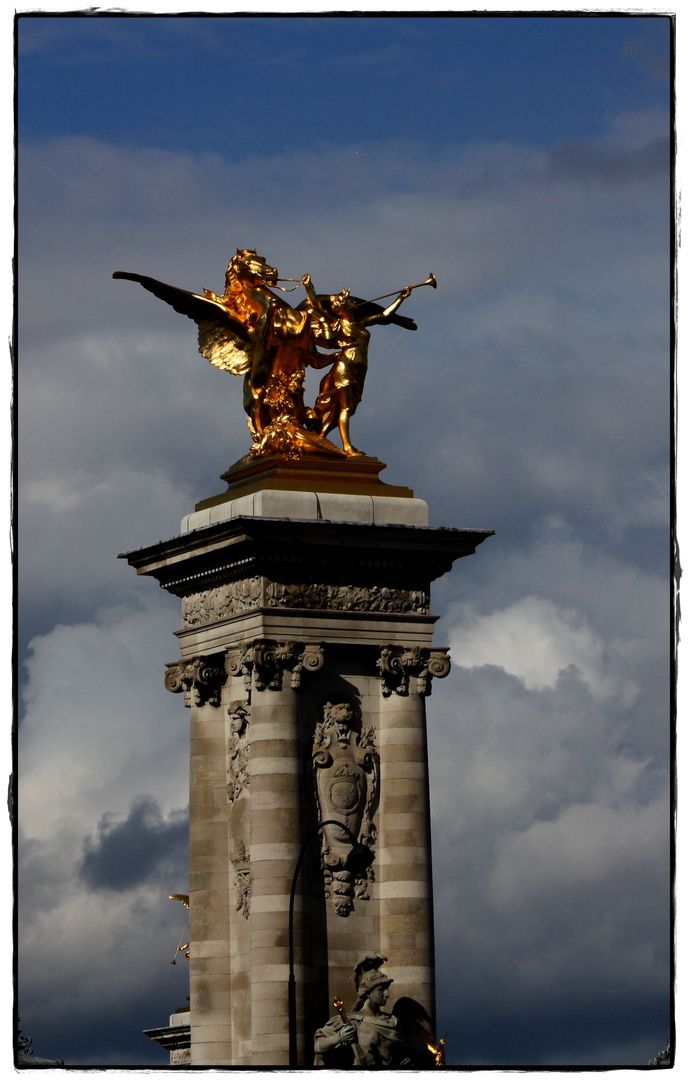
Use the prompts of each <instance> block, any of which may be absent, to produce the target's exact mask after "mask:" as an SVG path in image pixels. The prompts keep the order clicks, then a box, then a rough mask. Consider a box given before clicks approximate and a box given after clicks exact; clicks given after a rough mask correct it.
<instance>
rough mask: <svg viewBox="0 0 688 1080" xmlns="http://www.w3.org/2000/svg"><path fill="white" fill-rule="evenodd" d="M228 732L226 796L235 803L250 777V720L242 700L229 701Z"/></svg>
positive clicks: (247, 784)
mask: <svg viewBox="0 0 688 1080" xmlns="http://www.w3.org/2000/svg"><path fill="white" fill-rule="evenodd" d="M227 715H228V716H229V724H230V733H229V745H228V747H227V760H228V761H229V768H228V769H227V798H228V799H229V802H230V803H235V802H236V801H237V799H238V798H239V796H240V795H241V794H242V792H244V791H245V790H246V789H247V788H248V786H249V782H250V779H251V735H250V728H251V721H250V719H249V711H248V709H247V708H246V705H245V703H244V702H243V701H231V702H230V703H229V707H228V709H227Z"/></svg>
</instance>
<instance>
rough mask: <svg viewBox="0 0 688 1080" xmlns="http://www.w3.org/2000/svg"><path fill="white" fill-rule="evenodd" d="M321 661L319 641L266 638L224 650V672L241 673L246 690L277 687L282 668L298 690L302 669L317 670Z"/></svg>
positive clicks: (278, 687) (322, 661) (280, 684)
mask: <svg viewBox="0 0 688 1080" xmlns="http://www.w3.org/2000/svg"><path fill="white" fill-rule="evenodd" d="M323 663H324V656H323V651H322V646H321V645H315V644H306V645H304V644H302V643H301V642H297V641H266V640H264V639H260V640H257V641H253V642H250V643H246V644H245V645H242V646H241V647H240V648H238V649H233V650H232V651H231V652H228V653H227V656H226V659H225V670H226V672H227V674H228V675H235V676H236V675H243V677H244V686H245V688H246V690H247V692H250V690H251V687H252V686H253V688H254V689H255V690H258V691H260V690H266V689H269V690H281V689H282V680H283V677H284V674H285V672H288V673H289V678H290V685H291V687H292V689H293V690H298V688H299V687H300V685H301V676H302V673H303V672H304V671H318V670H319V669H320V668H321V667H322V666H323Z"/></svg>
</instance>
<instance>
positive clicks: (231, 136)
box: [15, 13, 672, 1070]
mask: <svg viewBox="0 0 688 1080" xmlns="http://www.w3.org/2000/svg"><path fill="white" fill-rule="evenodd" d="M17 49H18V54H17V55H18V61H17V166H18V171H17V183H18V201H17V245H18V262H17V272H16V290H17V336H16V343H15V347H16V357H17V359H16V385H15V393H16V404H17V416H18V422H17V443H16V462H17V469H18V486H17V537H16V543H17V560H16V568H17V576H18V585H17V637H16V655H17V685H18V699H19V700H18V715H19V719H20V723H19V731H18V748H19V749H18V767H19V787H18V825H17V832H16V836H17V845H18V881H19V885H18V888H19V892H18V907H17V913H18V922H19V928H18V936H17V949H16V956H17V965H18V983H17V1000H18V1006H19V1011H20V1013H21V1017H22V1021H21V1027H22V1030H23V1031H24V1032H25V1033H26V1034H28V1035H30V1036H31V1037H32V1039H33V1043H34V1050H35V1053H36V1054H38V1055H40V1056H42V1057H47V1058H60V1059H62V1060H64V1061H65V1063H66V1064H67V1065H74V1066H90V1067H108V1068H121V1067H125V1066H126V1067H129V1066H135V1067H139V1068H150V1067H153V1066H155V1065H164V1064H165V1063H166V1055H165V1053H164V1051H162V1050H161V1049H160V1048H159V1047H158V1046H157V1045H156V1044H154V1043H152V1042H150V1041H149V1040H148V1039H147V1038H146V1037H145V1036H143V1035H142V1034H141V1032H142V1030H143V1029H145V1028H152V1027H158V1026H161V1025H164V1024H165V1023H166V1021H167V1017H168V1015H169V1014H170V1013H171V1012H173V1011H174V1010H175V1009H176V1008H178V1007H180V1006H182V1005H184V1003H185V999H186V995H187V993H188V983H187V975H186V971H185V968H184V965H183V964H182V963H178V964H176V965H175V966H171V965H170V959H171V958H172V956H173V955H174V950H175V947H176V945H177V943H178V942H179V940H180V935H182V934H183V933H184V930H185V927H186V922H185V918H184V912H183V909H182V908H181V905H178V904H176V903H173V902H171V901H169V900H168V899H167V897H168V894H169V893H171V892H185V891H187V850H186V823H187V814H188V746H187V739H188V734H187V715H186V712H185V710H184V709H183V708H182V707H181V705H180V703H179V702H178V701H177V700H176V698H172V697H171V695H169V694H168V693H167V692H166V691H165V689H164V687H163V674H164V665H165V662H168V661H173V660H174V659H175V658H176V656H177V652H176V650H177V645H176V642H175V639H174V636H173V634H174V631H175V630H176V629H177V628H178V627H179V624H180V613H179V609H178V601H177V600H176V599H175V598H174V597H172V596H169V595H167V594H165V593H164V592H163V591H162V590H160V589H158V587H157V585H156V584H155V583H154V582H152V581H148V580H138V579H137V578H136V575H135V574H134V573H133V571H132V570H131V569H130V568H129V567H128V566H127V565H126V564H125V563H124V562H123V561H122V560H119V561H118V559H117V555H118V554H119V553H120V552H122V551H127V550H131V549H133V548H137V547H141V546H144V545H147V544H151V543H154V542H156V541H158V540H163V539H167V538H170V537H172V536H174V535H176V534H177V533H178V531H179V523H180V520H181V518H182V517H183V516H184V515H185V514H187V513H188V512H190V511H191V510H192V509H193V507H194V504H195V503H196V502H198V501H199V500H200V499H203V498H206V497H208V496H211V495H215V494H218V493H220V492H221V491H222V490H223V484H222V482H221V481H220V479H219V476H220V474H221V473H222V472H224V471H225V470H226V469H227V467H228V466H229V465H230V464H232V463H233V462H234V461H236V460H237V459H238V458H240V457H241V456H242V455H243V454H244V453H246V451H247V450H248V448H249V445H250V438H249V434H248V430H247V428H246V424H245V420H244V414H243V410H242V406H241V380H240V379H236V378H234V377H232V376H230V375H229V374H228V373H224V372H219V371H217V370H215V369H213V368H212V367H211V366H210V365H209V364H207V362H206V361H205V360H203V359H202V358H201V357H200V356H199V355H198V354H197V351H196V335H195V327H194V326H193V324H192V323H191V322H189V321H187V320H184V319H182V318H181V317H180V316H178V315H176V314H175V313H174V312H173V311H172V310H171V309H170V308H168V307H167V306H166V305H164V304H161V303H160V302H159V301H156V300H155V299H154V298H153V297H151V296H150V295H149V294H147V293H145V292H144V291H143V290H142V289H140V288H139V287H138V286H135V285H133V284H132V283H130V282H121V281H113V280H112V276H111V275H112V272H113V271H114V270H126V271H133V272H137V273H141V274H147V275H151V276H153V277H156V278H159V279H161V280H163V281H167V282H170V283H171V284H175V285H178V286H181V287H182V288H186V289H189V290H191V291H195V292H200V291H201V290H202V289H203V288H204V287H205V288H211V289H215V290H216V291H221V286H222V282H223V277H224V269H225V266H226V264H227V260H228V258H229V257H230V255H231V254H232V253H233V251H234V249H235V248H236V247H252V248H254V247H255V248H257V249H258V250H259V252H261V253H262V254H264V255H265V256H266V258H267V259H268V261H269V262H270V263H272V264H273V265H276V266H277V267H278V268H279V270H280V274H281V275H282V276H286V277H294V278H297V277H300V276H301V275H302V274H303V273H305V272H308V273H310V274H311V275H312V277H313V281H314V284H315V286H316V289H317V290H318V291H319V292H334V291H338V290H340V289H341V288H344V287H349V288H351V290H352V292H353V293H354V294H355V295H359V296H377V295H379V294H380V293H385V292H389V291H391V290H393V289H395V288H402V287H403V286H404V285H406V284H412V283H415V282H418V281H422V280H423V279H424V278H426V277H427V275H428V274H429V273H430V272H433V273H434V274H435V275H436V277H437V281H438V288H437V290H436V291H433V290H430V289H427V288H426V289H421V290H418V291H416V292H415V293H413V295H412V297H411V298H410V299H409V300H408V301H407V302H406V304H405V307H404V313H405V314H408V315H409V316H411V317H412V318H414V319H415V321H416V322H417V323H418V327H419V329H418V332H417V333H415V334H413V335H411V334H408V333H406V332H405V331H404V330H402V329H400V328H396V327H393V326H392V327H378V328H376V329H374V330H373V331H372V341H371V348H370V369H369V373H368V379H367V382H366V388H365V393H364V397H363V401H362V403H361V405H360V406H359V409H358V412H357V413H356V416H355V417H354V419H353V421H352V437H353V441H354V443H355V445H357V446H360V447H362V448H363V449H364V450H365V451H366V452H367V453H368V454H371V455H374V456H377V457H379V458H380V459H381V460H382V461H384V462H386V463H387V469H386V471H385V473H383V479H385V480H387V481H388V482H389V483H392V484H402V485H406V486H409V487H411V488H413V490H414V492H415V494H416V496H417V497H420V498H423V499H425V500H426V501H427V502H428V504H429V508H430V523H431V525H436V526H458V527H465V528H476V529H494V530H495V535H494V536H493V537H491V538H490V539H489V540H488V541H486V543H485V544H483V545H482V546H481V547H480V548H479V549H478V552H477V553H476V555H475V556H473V557H471V558H470V559H466V560H461V561H460V562H459V563H458V564H457V565H456V567H455V568H454V570H453V571H452V573H451V574H449V575H447V576H446V577H445V578H443V579H441V580H440V581H439V582H438V583H436V585H435V586H434V587H433V611H434V613H435V614H437V615H439V616H440V617H441V618H440V621H439V623H438V624H437V628H436V631H435V641H436V643H437V644H439V645H449V646H450V650H451V656H452V658H453V668H452V673H451V675H450V676H449V678H448V679H446V680H444V681H442V682H438V681H436V683H435V686H434V689H433V693H432V697H431V698H430V699H429V701H428V733H429V754H430V775H431V808H432V815H433V858H434V875H435V912H436V914H435V920H436V933H437V943H436V944H437V992H438V993H437V996H438V1022H437V1023H438V1033H439V1034H440V1035H443V1034H445V1032H448V1033H449V1035H448V1043H447V1046H448V1063H449V1064H450V1065H454V1066H456V1067H464V1068H467V1067H479V1068H491V1069H496V1070H501V1069H505V1068H519V1069H528V1068H534V1067H541V1068H549V1069H557V1068H560V1067H563V1066H573V1067H576V1068H578V1069H586V1068H596V1067H613V1068H617V1069H627V1068H634V1067H638V1066H643V1065H646V1064H647V1063H648V1061H649V1060H650V1058H652V1057H655V1056H656V1055H657V1054H658V1053H659V1052H660V1051H661V1050H662V1049H663V1048H664V1046H665V1044H666V1042H667V1039H668V1037H669V1032H670V1002H671V969H670V952H671V932H670V897H671V889H670V850H671V846H670V822H671V803H670V792H669V787H670V749H671V702H670V688H671V679H670V666H669V665H670V656H671V637H670V622H669V619H670V600H671V583H670V520H671V517H670V450H671V440H670V421H671V339H670V330H671V307H670V300H671V297H670V286H671V224H672V205H671V191H670V178H671V174H670V163H671V154H670V135H671V115H670V110H671V72H670V62H671V23H670V21H669V19H668V18H666V17H658V16H651V15H632V16H631V15H616V16H613V15H607V16H594V17H586V16H583V15H557V16H553V17H546V16H543V15H539V14H538V15H534V16H531V17H527V16H521V17H499V16H497V15H494V14H493V15H486V16H467V15H461V14H453V15H446V14H445V15H442V16H428V15H421V16H408V15H399V14H397V15H383V14H378V15H352V16H339V17H329V16H323V15H303V14H301V15H297V16H295V17H292V16H286V15H273V16H270V17H256V16H246V15H244V16H239V17H216V16H212V17H201V16H199V15H195V16H180V17H177V16H165V17H159V18H154V17H134V16H132V15H130V14H125V15H122V16H118V15H115V14H112V13H109V14H105V15H103V16H96V15H92V16H85V15H77V16H74V17H69V16H67V15H65V14H59V13H53V14H49V15H43V16H38V17H34V16H30V15H28V14H22V15H21V16H20V18H19V20H18V37H17ZM294 296H295V299H296V300H298V299H300V297H301V294H300V293H299V292H297V293H295V294H294ZM316 389H317V377H316V379H314V381H313V384H312V385H311V384H310V383H309V382H308V381H307V390H306V394H307V398H308V397H309V395H310V396H311V397H314V395H315V392H316ZM387 967H388V969H389V972H390V974H391V975H393V967H394V960H393V957H390V958H389V963H388V965H387Z"/></svg>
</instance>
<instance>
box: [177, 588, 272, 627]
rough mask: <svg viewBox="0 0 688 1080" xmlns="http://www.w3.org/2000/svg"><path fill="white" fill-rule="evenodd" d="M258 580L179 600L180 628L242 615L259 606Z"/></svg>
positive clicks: (259, 589)
mask: <svg viewBox="0 0 688 1080" xmlns="http://www.w3.org/2000/svg"><path fill="white" fill-rule="evenodd" d="M260 594H261V579H260V577H258V576H255V577H250V578H244V579H242V580H240V581H230V582H227V583H226V584H225V585H218V586H216V587H215V588H214V589H207V590H206V591H205V592H198V593H193V594H192V595H191V596H184V597H182V626H183V627H184V628H187V627H190V626H202V625H203V624H205V623H209V622H215V621H216V620H218V619H228V618H229V617H230V616H231V615H242V614H243V613H244V612H245V611H251V610H252V609H253V608H257V607H259V606H260Z"/></svg>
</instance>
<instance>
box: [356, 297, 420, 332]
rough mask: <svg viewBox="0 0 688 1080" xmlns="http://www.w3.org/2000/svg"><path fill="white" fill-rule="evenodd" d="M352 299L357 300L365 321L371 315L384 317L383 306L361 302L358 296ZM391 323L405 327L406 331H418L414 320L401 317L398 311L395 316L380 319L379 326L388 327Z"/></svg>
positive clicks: (368, 301)
mask: <svg viewBox="0 0 688 1080" xmlns="http://www.w3.org/2000/svg"><path fill="white" fill-rule="evenodd" d="M351 299H352V300H355V301H356V303H357V304H358V305H359V308H358V311H359V314H360V315H361V316H362V317H363V318H364V319H369V318H370V317H371V315H382V312H383V311H384V310H385V309H384V308H383V306H382V304H375V303H373V302H372V301H371V300H359V298H358V297H357V296H352V297H351ZM389 323H394V324H395V326H403V328H404V330H417V329H418V327H417V325H416V324H415V322H414V321H413V319H409V318H408V317H407V316H406V315H400V314H399V312H398V311H395V313H394V314H393V315H388V316H387V318H386V319H379V320H378V322H377V325H378V326H388V325H389Z"/></svg>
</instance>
